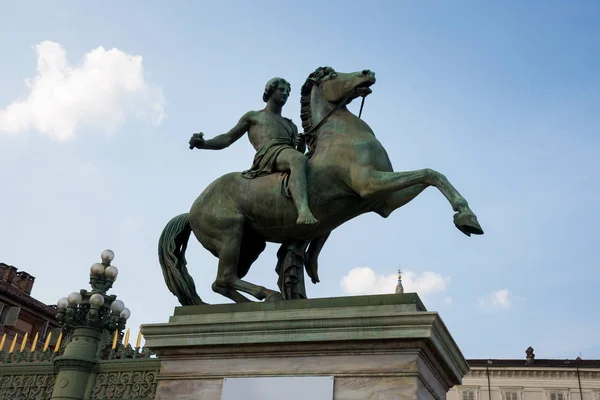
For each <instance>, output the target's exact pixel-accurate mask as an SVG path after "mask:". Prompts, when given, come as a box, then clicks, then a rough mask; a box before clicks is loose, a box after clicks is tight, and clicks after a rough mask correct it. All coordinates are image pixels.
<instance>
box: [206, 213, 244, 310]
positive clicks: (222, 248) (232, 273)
mask: <svg viewBox="0 0 600 400" xmlns="http://www.w3.org/2000/svg"><path fill="white" fill-rule="evenodd" d="M227 225H228V229H227V230H226V232H227V233H228V235H224V237H223V236H222V237H220V238H219V239H217V240H218V245H217V246H216V248H217V251H216V253H217V254H218V255H219V256H218V257H219V269H218V272H217V279H216V280H215V281H214V283H213V284H212V290H213V291H214V292H216V293H219V294H221V295H223V296H225V297H228V298H230V299H231V300H233V301H235V302H236V303H244V302H248V301H251V300H250V299H248V298H246V297H245V296H243V295H242V294H241V293H239V292H238V291H237V290H235V289H234V288H233V283H234V282H235V281H236V280H237V263H238V259H239V254H240V247H241V244H242V235H243V231H244V222H243V220H241V221H227Z"/></svg>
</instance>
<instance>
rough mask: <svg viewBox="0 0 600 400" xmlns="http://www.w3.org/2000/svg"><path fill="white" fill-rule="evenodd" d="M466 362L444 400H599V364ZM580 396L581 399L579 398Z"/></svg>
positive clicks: (532, 359) (531, 356) (530, 360)
mask: <svg viewBox="0 0 600 400" xmlns="http://www.w3.org/2000/svg"><path fill="white" fill-rule="evenodd" d="M526 354H527V357H526V358H525V359H521V360H516V359H513V360H509V359H506V360H498V359H491V360H479V359H475V360H467V362H468V363H469V367H470V370H469V372H468V374H467V375H466V376H465V377H464V378H463V382H462V385H459V386H455V387H454V388H452V389H451V390H450V392H449V393H448V396H447V398H448V400H600V360H582V359H581V358H579V357H578V358H577V359H575V360H557V359H536V358H535V355H534V354H533V349H532V348H531V347H530V348H528V349H527V351H526ZM582 394H583V397H582Z"/></svg>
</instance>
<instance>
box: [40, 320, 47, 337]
mask: <svg viewBox="0 0 600 400" xmlns="http://www.w3.org/2000/svg"><path fill="white" fill-rule="evenodd" d="M47 333H48V321H44V322H42V326H40V339H42V340H43V339H46V334H47Z"/></svg>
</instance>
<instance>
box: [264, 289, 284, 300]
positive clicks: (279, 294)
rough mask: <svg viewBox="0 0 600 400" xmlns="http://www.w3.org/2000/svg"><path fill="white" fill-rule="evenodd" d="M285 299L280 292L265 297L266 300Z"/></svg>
mask: <svg viewBox="0 0 600 400" xmlns="http://www.w3.org/2000/svg"><path fill="white" fill-rule="evenodd" d="M281 300H283V296H282V295H281V293H279V292H275V291H274V292H272V293H269V295H268V296H267V297H265V301H281Z"/></svg>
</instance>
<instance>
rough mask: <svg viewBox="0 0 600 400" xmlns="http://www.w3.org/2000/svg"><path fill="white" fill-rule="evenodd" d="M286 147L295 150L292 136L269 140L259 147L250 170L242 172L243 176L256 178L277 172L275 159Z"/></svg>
mask: <svg viewBox="0 0 600 400" xmlns="http://www.w3.org/2000/svg"><path fill="white" fill-rule="evenodd" d="M285 149H292V150H295V148H294V146H293V143H292V139H291V138H275V139H271V140H270V141H269V142H267V143H266V144H265V145H264V146H263V147H261V148H260V149H258V151H257V152H256V155H255V156H254V161H253V162H252V167H251V168H250V169H249V170H246V171H244V172H242V176H243V177H244V178H248V179H254V178H256V177H257V176H263V175H268V174H272V173H273V172H276V169H275V160H277V156H278V155H279V153H281V152H282V151H283V150H285Z"/></svg>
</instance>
